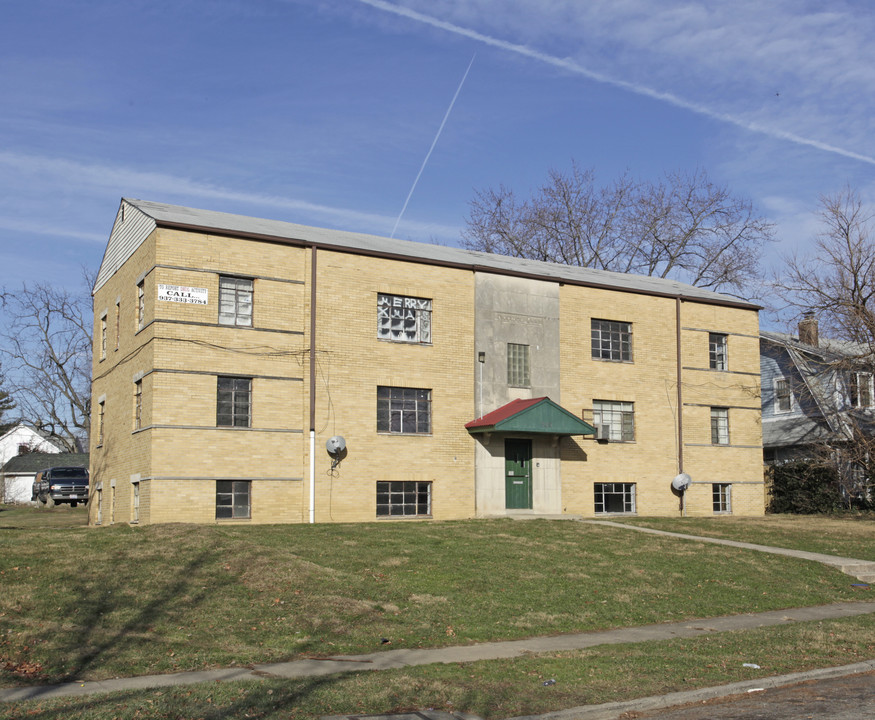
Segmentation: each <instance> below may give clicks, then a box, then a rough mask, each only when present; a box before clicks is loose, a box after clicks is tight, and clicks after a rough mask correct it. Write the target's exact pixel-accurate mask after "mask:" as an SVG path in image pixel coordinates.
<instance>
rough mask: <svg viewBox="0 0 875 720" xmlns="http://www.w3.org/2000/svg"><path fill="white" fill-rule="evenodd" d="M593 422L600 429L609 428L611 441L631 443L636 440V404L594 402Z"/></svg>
mask: <svg viewBox="0 0 875 720" xmlns="http://www.w3.org/2000/svg"><path fill="white" fill-rule="evenodd" d="M592 422H593V425H596V426H598V427H599V428H602V427H606V428H608V439H609V440H621V441H626V442H630V441H632V440H634V439H635V405H634V403H630V402H616V401H614V400H593V403H592ZM599 437H601V435H600V436H599Z"/></svg>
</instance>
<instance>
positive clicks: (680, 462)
mask: <svg viewBox="0 0 875 720" xmlns="http://www.w3.org/2000/svg"><path fill="white" fill-rule="evenodd" d="M675 328H676V330H675V332H676V333H677V382H678V399H677V403H678V414H677V417H678V475H680V474H681V473H682V472H683V471H684V391H683V385H682V384H681V381H682V376H681V367H682V364H681V299H680V298H679V297H678V298H675ZM685 501H686V490H681V499H680V511H681V515H682V516H685V515H686V514H687V504H686V502H685Z"/></svg>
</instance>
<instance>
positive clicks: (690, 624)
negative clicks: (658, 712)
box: [0, 601, 875, 702]
mask: <svg viewBox="0 0 875 720" xmlns="http://www.w3.org/2000/svg"><path fill="white" fill-rule="evenodd" d="M873 612H875V601H873V602H853V603H835V604H833V605H822V606H818V607H804V608H793V609H790V610H773V611H770V612H763V613H747V614H744V615H730V616H726V617H716V618H705V619H702V620H693V621H684V622H677V623H664V624H659V625H644V626H641V627H631V628H620V629H617V630H603V631H600V632H589V633H574V634H570V635H555V636H549V637H535V638H529V639H526V640H508V641H505V642H491V643H479V644H477V645H462V646H455V647H445V648H432V649H413V648H411V649H399V650H385V651H382V652H375V653H368V654H365V655H345V656H339V657H326V658H320V659H315V658H314V659H306V660H293V661H291V662H283V663H270V664H263V665H253V666H251V667H245V668H243V667H241V668H224V669H221V670H199V671H193V672H180V673H172V674H167V675H145V676H141V677H131V678H115V679H112V680H100V681H93V682H71V683H65V684H63V685H44V686H39V687H24V688H8V689H4V690H0V702H20V701H23V700H36V699H43V700H44V699H48V698H59V697H71V696H82V695H92V694H94V693H102V692H116V691H119V690H142V689H148V688H162V687H173V686H179V685H193V684H195V683H203V682H230V681H235V680H261V679H264V678H304V677H319V676H323V675H334V674H337V673H347V672H357V671H362V670H390V669H397V668H406V667H414V666H417V665H430V664H432V663H467V662H476V661H478V660H499V659H504V658H515V657H520V656H521V655H528V654H538V653H552V652H561V651H565V650H583V649H585V648H591V647H595V646H597V645H617V644H621V643H635V642H646V641H648V640H670V639H675V638H692V637H698V636H700V635H710V634H713V633H719V632H727V631H730V630H749V629H753V628H760V627H768V626H773V625H786V624H787V623H795V622H810V621H816V620H833V619H836V618H846V617H855V616H858V615H866V614H869V613H873Z"/></svg>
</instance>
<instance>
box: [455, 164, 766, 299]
mask: <svg viewBox="0 0 875 720" xmlns="http://www.w3.org/2000/svg"><path fill="white" fill-rule="evenodd" d="M771 239H772V225H771V223H769V222H767V221H766V220H765V219H763V218H761V217H759V216H757V215H756V214H755V212H754V210H753V207H752V205H751V203H750V202H749V201H747V200H744V199H741V198H737V197H735V196H733V195H732V194H731V193H730V192H729V191H728V190H727V189H726V188H724V187H720V186H717V185H715V184H714V183H712V182H711V181H710V180H709V179H708V176H707V174H706V173H705V172H704V171H702V170H697V171H696V172H694V173H680V172H675V173H668V174H666V176H665V178H664V179H663V180H661V181H660V182H658V183H644V182H636V181H634V180H633V179H632V178H630V177H629V176H628V175H622V176H621V177H620V178H618V179H617V180H616V181H614V182H613V183H611V184H609V185H606V186H604V187H601V188H598V187H596V185H595V176H594V173H593V171H592V170H586V171H583V170H581V169H580V168H579V167H578V166H577V165H576V164H572V169H571V172H570V173H568V174H566V173H562V172H560V171H558V170H551V171H550V172H549V175H548V180H547V183H546V184H545V185H544V186H543V187H541V188H540V189H539V190H538V192H537V193H536V194H535V195H534V196H533V197H532V198H531V199H529V200H526V201H524V202H519V201H518V200H517V199H516V197H515V196H514V194H513V192H512V191H511V190H509V189H507V188H505V187H504V186H501V187H500V188H499V190H498V191H494V190H485V191H478V192H477V193H476V195H475V198H474V200H472V202H471V205H470V215H469V217H468V220H467V228H466V230H465V232H464V233H463V241H464V244H465V246H466V247H468V248H470V249H472V250H482V251H485V252H493V253H498V254H501V255H511V256H514V257H524V258H531V259H535V260H548V261H552V262H559V263H565V264H568V265H577V266H581V267H592V268H598V269H602V270H613V271H617V272H631V273H637V274H643V275H653V276H657V277H663V278H675V279H678V280H682V281H685V282H689V283H691V284H693V285H698V286H700V287H707V288H711V289H714V290H719V291H722V292H734V293H736V294H741V293H742V292H743V291H744V290H745V288H746V287H747V286H749V285H750V284H752V283H754V282H755V281H757V280H758V279H759V277H760V256H761V253H762V249H763V247H764V245H765V244H766V243H767V242H769V241H770V240H771Z"/></svg>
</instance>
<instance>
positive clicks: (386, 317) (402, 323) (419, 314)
mask: <svg viewBox="0 0 875 720" xmlns="http://www.w3.org/2000/svg"><path fill="white" fill-rule="evenodd" d="M377 337H378V338H380V339H381V340H392V341H393V342H406V343H422V344H426V345H427V344H429V343H431V300H429V299H427V298H417V297H407V296H406V295H390V294H389V293H378V294H377Z"/></svg>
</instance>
